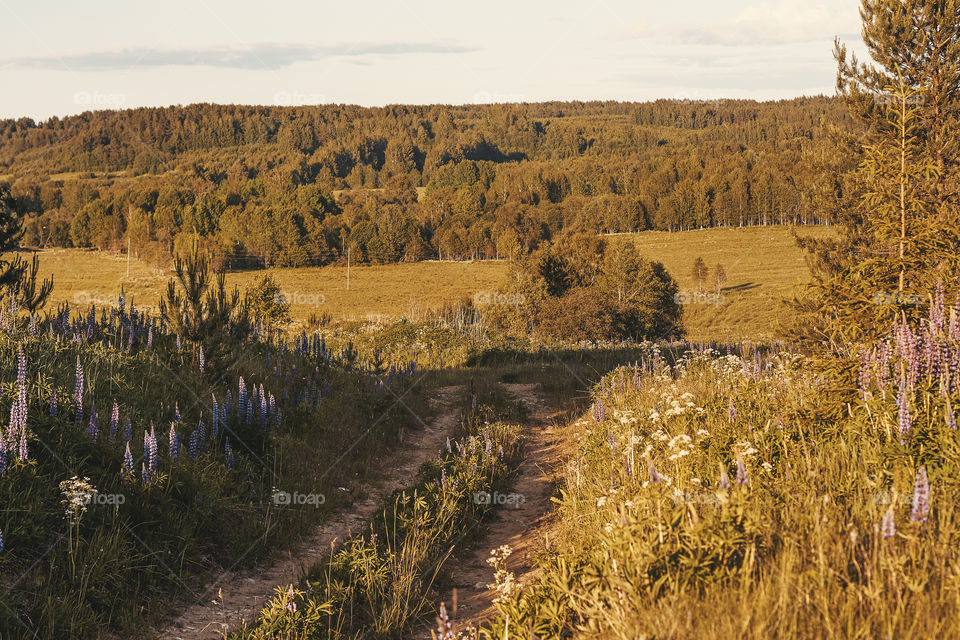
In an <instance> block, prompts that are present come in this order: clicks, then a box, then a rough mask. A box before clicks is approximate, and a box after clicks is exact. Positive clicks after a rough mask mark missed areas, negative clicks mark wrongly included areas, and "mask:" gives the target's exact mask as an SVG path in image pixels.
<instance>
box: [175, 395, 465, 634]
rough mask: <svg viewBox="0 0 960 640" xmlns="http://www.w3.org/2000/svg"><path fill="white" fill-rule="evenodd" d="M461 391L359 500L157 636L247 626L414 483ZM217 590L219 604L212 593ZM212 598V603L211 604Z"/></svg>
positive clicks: (235, 576)
mask: <svg viewBox="0 0 960 640" xmlns="http://www.w3.org/2000/svg"><path fill="white" fill-rule="evenodd" d="M462 392H463V387H462V385H461V386H452V387H443V388H440V389H438V390H437V394H436V397H435V398H434V399H433V402H434V403H435V408H436V409H437V411H438V413H437V416H436V417H435V418H434V419H433V420H432V421H431V423H430V424H429V425H427V426H426V427H424V428H423V429H419V430H416V431H411V432H408V434H407V436H406V438H405V441H404V443H403V449H402V451H400V452H398V453H397V455H396V456H394V457H393V458H392V459H391V460H390V461H388V462H387V463H385V468H384V469H383V472H384V473H383V475H382V477H380V478H379V479H378V480H377V481H376V482H373V483H370V484H367V485H364V486H363V487H361V490H359V491H356V493H357V494H358V495H362V496H364V498H363V499H361V500H359V501H357V502H354V503H353V504H351V505H350V507H349V508H344V509H341V510H339V511H337V512H335V513H333V514H332V515H331V517H330V518H329V519H328V520H327V521H325V522H323V523H322V524H320V525H318V526H317V527H316V528H315V529H314V530H313V531H311V532H310V533H309V534H308V535H307V536H305V538H304V540H303V542H302V544H301V545H300V546H299V547H297V548H296V549H292V550H290V551H288V552H286V553H284V554H280V555H278V556H277V557H274V558H272V559H270V561H268V562H265V563H263V564H262V565H260V566H257V567H255V568H252V569H249V570H245V571H232V572H227V573H224V574H223V575H222V576H220V578H219V579H218V580H217V581H215V582H214V583H213V584H212V585H210V586H208V587H207V589H206V591H205V593H204V594H203V596H202V597H200V598H197V602H196V604H193V605H192V606H189V607H188V608H186V609H185V610H184V611H183V613H182V614H181V615H180V616H179V617H178V618H177V619H176V620H174V622H173V623H172V624H171V625H169V626H168V627H167V628H166V629H163V630H161V631H159V632H158V633H157V637H160V638H164V639H169V640H207V639H210V638H223V637H224V635H225V632H230V631H235V630H237V629H239V628H241V627H242V625H243V624H244V623H246V624H248V625H252V624H254V623H255V622H256V620H257V615H258V614H259V612H260V610H261V609H262V608H263V606H264V604H265V603H266V602H267V601H269V600H270V599H271V598H272V597H273V596H274V595H275V589H276V587H277V586H280V585H290V584H296V583H297V582H298V581H299V579H300V578H301V577H302V576H303V575H304V574H305V573H306V570H307V569H309V568H310V567H311V566H313V565H314V564H316V563H318V562H321V561H322V560H323V559H324V558H326V557H328V556H329V554H330V553H331V550H332V549H335V548H336V547H337V545H338V543H340V542H342V541H343V540H344V539H346V538H348V537H349V536H350V535H351V534H352V533H355V532H357V531H359V530H360V529H361V528H363V527H364V526H366V524H367V523H368V522H369V521H370V520H371V519H372V518H373V517H374V515H375V514H376V512H377V509H379V508H380V507H381V506H382V505H383V502H384V500H385V499H386V498H387V497H388V496H389V495H390V494H391V493H392V492H393V491H394V490H395V489H398V488H403V487H407V486H409V485H411V484H413V481H414V479H415V478H416V474H417V471H418V470H419V469H420V466H421V465H422V464H423V463H424V462H426V461H427V460H429V459H430V458H432V457H434V456H436V455H437V454H438V453H439V452H440V451H441V449H443V448H444V447H445V445H446V440H447V438H448V437H450V438H453V437H454V435H455V431H456V429H457V426H458V424H459V417H460V407H459V405H458V399H459V397H460V396H461V395H462ZM221 590H222V600H220V599H219V598H218V597H217V595H218V592H220V591H221ZM214 600H217V604H214Z"/></svg>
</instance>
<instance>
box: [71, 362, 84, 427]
mask: <svg viewBox="0 0 960 640" xmlns="http://www.w3.org/2000/svg"><path fill="white" fill-rule="evenodd" d="M73 404H74V406H76V408H77V413H76V422H77V423H79V422H80V421H81V420H83V366H82V365H81V364H80V356H77V378H76V384H75V385H74V388H73Z"/></svg>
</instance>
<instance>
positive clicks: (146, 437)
mask: <svg viewBox="0 0 960 640" xmlns="http://www.w3.org/2000/svg"><path fill="white" fill-rule="evenodd" d="M149 461H150V432H149V431H147V430H146V429H144V430H143V462H144V464H146V463H147V462H149Z"/></svg>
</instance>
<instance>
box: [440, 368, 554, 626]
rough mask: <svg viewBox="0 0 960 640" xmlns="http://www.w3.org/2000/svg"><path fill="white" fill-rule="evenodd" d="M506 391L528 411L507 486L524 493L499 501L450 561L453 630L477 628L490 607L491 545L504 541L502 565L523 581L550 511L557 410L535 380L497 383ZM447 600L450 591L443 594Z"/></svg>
mask: <svg viewBox="0 0 960 640" xmlns="http://www.w3.org/2000/svg"><path fill="white" fill-rule="evenodd" d="M502 386H503V387H504V389H505V390H506V391H507V393H508V394H510V396H511V397H512V398H513V400H515V401H517V402H521V403H523V405H524V407H526V409H527V411H528V412H529V414H530V424H529V427H528V428H527V429H526V430H525V432H524V446H525V448H526V451H527V458H526V459H525V460H524V461H523V464H522V465H521V466H520V469H519V475H518V476H517V479H516V481H515V482H514V485H513V487H512V488H511V489H510V491H511V493H515V494H520V495H522V496H523V497H524V502H523V504H520V505H516V506H503V507H501V509H502V511H501V512H500V513H498V514H497V516H496V517H495V518H494V519H493V520H492V521H491V522H490V524H489V532H488V534H487V535H486V536H485V537H484V539H483V540H482V541H481V542H480V543H479V545H478V546H477V548H476V549H474V550H473V551H472V552H470V553H468V554H467V555H466V556H465V557H463V558H461V559H460V560H459V561H458V562H457V563H456V564H455V565H454V566H453V567H452V571H451V575H452V578H453V586H454V587H455V588H456V589H457V611H456V613H455V614H454V616H452V617H453V619H454V622H455V630H456V631H461V630H462V631H466V630H468V629H470V628H471V627H474V628H477V627H479V625H480V623H481V622H483V621H484V620H486V619H488V618H489V617H490V616H491V614H492V613H493V609H492V603H493V597H494V595H495V594H494V592H493V590H491V589H489V588H488V586H487V585H488V584H489V583H491V582H493V568H492V567H491V566H490V565H489V564H487V559H488V558H489V557H490V551H491V550H492V549H496V548H498V547H500V546H501V545H509V546H510V547H511V548H512V549H513V554H512V555H511V556H510V557H509V558H508V560H507V563H506V567H507V569H508V570H509V571H512V572H513V573H514V575H515V576H516V578H517V579H518V581H520V582H521V583H524V581H525V578H527V579H528V578H529V577H530V574H531V571H532V570H533V561H534V558H535V556H536V554H537V553H538V552H539V551H541V550H542V548H543V532H544V531H545V529H546V527H547V525H548V523H549V521H550V518H551V514H552V512H553V510H552V503H551V502H550V496H551V495H552V494H553V488H554V481H553V475H552V469H553V468H555V467H556V465H557V463H558V461H559V460H560V449H561V447H560V441H561V438H560V433H559V432H560V429H559V428H558V427H557V425H556V424H554V421H555V420H556V419H557V417H558V416H559V415H560V414H559V413H558V412H557V411H556V410H555V409H553V408H551V407H550V406H549V405H548V403H547V402H546V401H545V399H544V398H543V395H542V394H541V393H540V391H539V389H538V387H539V384H502ZM444 600H446V602H447V604H448V605H449V604H450V603H451V602H452V594H444Z"/></svg>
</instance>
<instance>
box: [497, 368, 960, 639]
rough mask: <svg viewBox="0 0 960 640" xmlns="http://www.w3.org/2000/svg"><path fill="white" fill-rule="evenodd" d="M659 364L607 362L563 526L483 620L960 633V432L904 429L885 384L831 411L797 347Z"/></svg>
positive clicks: (528, 632) (856, 634) (804, 634)
mask: <svg viewBox="0 0 960 640" xmlns="http://www.w3.org/2000/svg"><path fill="white" fill-rule="evenodd" d="M655 362H658V360H657V359H656V358H655V357H654V354H651V356H650V357H648V358H646V359H645V363H646V365H645V366H641V367H640V368H636V369H635V368H633V367H627V368H622V369H619V370H617V371H614V372H613V373H611V374H609V375H608V376H606V377H605V378H604V380H603V381H602V383H601V384H600V385H598V387H597V388H596V389H595V404H594V406H593V408H592V409H591V411H590V412H589V413H587V414H586V415H584V416H582V417H581V418H580V419H579V420H577V421H576V422H575V423H574V424H573V428H575V429H576V430H577V433H578V437H577V444H576V449H575V451H574V452H573V454H572V455H571V457H570V459H569V462H568V464H567V466H566V469H565V473H564V477H563V479H562V483H561V487H560V489H559V492H560V496H559V500H560V502H559V510H558V516H559V523H560V525H559V526H560V533H559V539H554V540H553V542H552V544H551V545H550V547H549V548H548V550H547V552H546V553H545V554H544V555H543V556H542V557H541V558H540V560H539V563H538V564H539V568H540V570H541V571H540V574H539V576H538V577H536V578H535V579H533V580H531V581H530V582H529V583H528V584H525V585H523V588H522V589H521V590H520V591H519V592H518V593H516V594H514V595H513V596H512V597H511V598H508V599H502V600H501V601H500V603H499V605H498V607H499V610H498V615H497V617H496V619H495V620H493V621H492V622H491V624H490V625H489V626H488V628H487V629H486V634H487V636H488V637H490V638H497V639H500V638H506V637H508V636H509V637H531V636H532V637H538V638H563V637H604V638H637V637H650V638H653V637H656V638H689V637H737V638H758V639H759V638H769V637H797V638H898V637H928V638H943V637H955V636H957V635H958V633H960V628H958V626H960V622H958V619H960V618H958V616H957V613H958V610H960V561H958V558H957V555H956V554H955V553H953V552H952V551H951V549H953V548H955V547H956V545H957V544H958V542H960V526H958V525H960V523H958V519H957V508H956V505H957V500H958V498H960V483H958V482H957V480H956V479H957V477H958V471H960V447H958V444H957V435H956V431H955V430H953V429H951V428H949V427H948V426H946V421H943V420H940V421H939V422H932V423H930V424H929V426H928V427H925V428H924V431H923V434H922V436H921V435H920V434H917V439H914V440H910V441H907V442H905V443H901V441H900V438H899V437H898V435H897V432H896V430H895V428H892V427H894V426H895V425H896V423H897V407H896V403H895V401H894V399H893V398H892V397H890V394H889V393H888V394H887V398H886V400H881V399H880V395H879V394H877V395H875V396H872V397H871V398H870V402H871V406H870V409H869V410H867V409H866V406H865V405H860V406H854V405H853V404H852V405H851V406H850V408H849V411H848V414H847V415H846V417H845V418H843V419H842V420H839V421H827V420H824V419H823V418H822V415H823V414H822V413H821V412H820V411H819V402H820V393H821V390H822V388H823V383H821V382H820V381H819V380H818V379H817V378H816V377H815V376H813V375H812V374H810V373H807V371H808V367H807V365H806V363H805V361H804V360H803V359H802V358H800V357H798V356H794V355H791V354H786V353H773V354H769V355H767V356H761V355H759V354H756V353H753V354H750V353H748V354H745V355H744V357H740V356H739V355H729V356H727V355H720V354H719V353H717V352H713V351H709V350H708V351H705V352H699V351H697V352H689V353H687V354H686V355H685V356H684V357H683V358H681V359H680V360H679V361H678V362H677V363H676V364H674V365H673V366H670V365H666V364H658V365H654V364H652V363H655ZM920 396H921V397H919V398H918V400H917V401H918V404H920V405H923V403H924V402H925V400H924V399H923V397H922V392H920ZM929 401H930V397H929V396H928V397H927V400H926V402H929ZM941 415H942V414H941ZM921 467H923V468H924V471H926V472H929V483H930V494H931V498H930V503H931V505H932V508H931V510H930V515H929V518H928V519H925V520H924V519H923V518H922V517H919V516H918V515H916V514H917V511H916V501H917V500H918V499H919V500H920V502H921V503H922V502H923V491H922V490H919V491H916V492H915V483H916V482H917V479H918V476H919V475H922V472H919V470H920V468H921ZM915 493H916V494H917V495H918V496H919V498H918V497H916V496H915ZM888 513H889V514H891V515H889V516H887V522H886V525H887V526H886V527H884V526H882V525H884V524H885V523H884V519H885V516H886V515H887V514H888ZM891 521H892V528H891V526H890V522H891Z"/></svg>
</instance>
